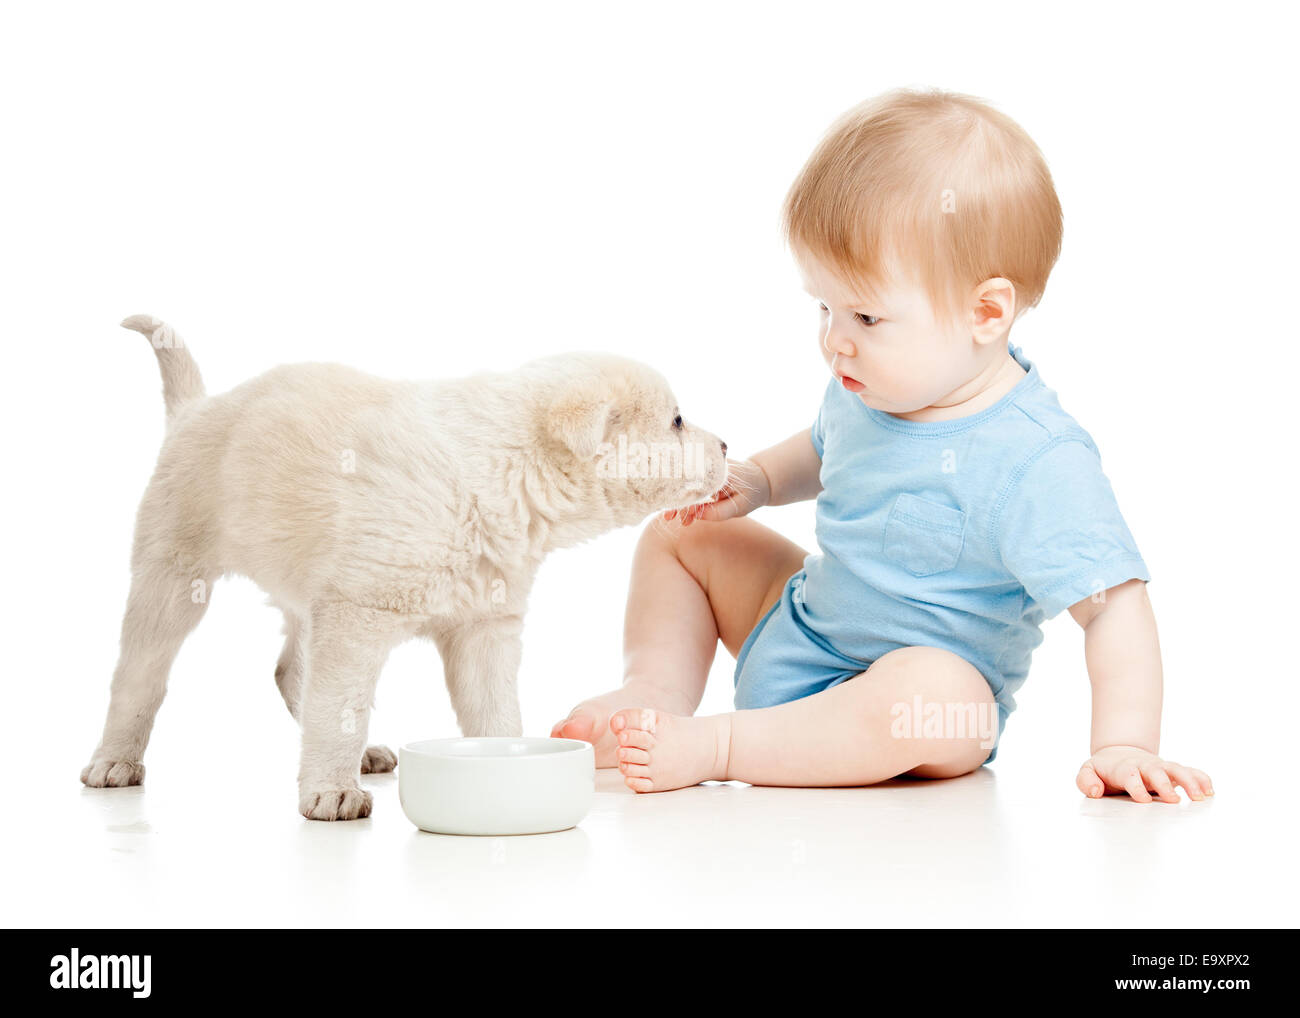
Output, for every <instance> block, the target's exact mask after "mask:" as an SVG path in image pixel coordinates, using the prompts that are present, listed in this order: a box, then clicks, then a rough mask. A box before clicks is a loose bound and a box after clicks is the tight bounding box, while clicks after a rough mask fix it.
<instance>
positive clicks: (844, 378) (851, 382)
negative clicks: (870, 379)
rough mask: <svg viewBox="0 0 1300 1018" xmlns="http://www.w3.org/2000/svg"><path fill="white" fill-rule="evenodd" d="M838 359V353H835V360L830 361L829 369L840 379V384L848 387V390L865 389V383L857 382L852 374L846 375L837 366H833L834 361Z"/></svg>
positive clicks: (859, 390)
mask: <svg viewBox="0 0 1300 1018" xmlns="http://www.w3.org/2000/svg"><path fill="white" fill-rule="evenodd" d="M839 359H840V355H839V354H836V355H835V360H833V361H831V371H832V372H833V373H834V375H835V377H836V378H838V379H839V380H840V384H841V385H842V386H844V388H846V389H848V390H849V392H862V391H863V390H865V389H866V386H865V385H863V384H862V383H861V382H859V381H858V380H857V379H856V378H854V377H853V376H852V375H846V374H845V373H844V372H843V371H841V370H840V369H839V368H837V367H836V366H835V362H836V361H838V360H839Z"/></svg>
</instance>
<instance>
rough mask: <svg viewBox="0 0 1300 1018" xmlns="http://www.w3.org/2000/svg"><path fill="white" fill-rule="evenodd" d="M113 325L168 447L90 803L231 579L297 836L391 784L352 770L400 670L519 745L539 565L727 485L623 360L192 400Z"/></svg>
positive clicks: (369, 759) (159, 342)
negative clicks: (283, 741) (273, 706)
mask: <svg viewBox="0 0 1300 1018" xmlns="http://www.w3.org/2000/svg"><path fill="white" fill-rule="evenodd" d="M122 325H123V326H124V327H125V328H128V329H134V330H135V331H137V332H140V333H143V334H144V335H146V336H148V337H149V338H150V340H151V342H152V344H153V347H154V350H155V352H156V354H157V357H158V364H159V367H160V369H161V372H162V379H163V399H164V401H165V403H166V409H167V433H166V437H165V439H164V441H163V445H162V450H161V452H160V453H159V456H158V464H157V466H156V468H155V470H154V474H153V477H152V479H151V480H150V482H149V486H148V488H147V489H146V490H145V493H144V498H143V499H142V501H141V503H140V509H139V513H138V515H137V517H136V527H135V544H134V548H133V550H132V556H131V574H132V575H131V590H130V595H129V596H128V598H127V605H126V614H125V617H124V619H123V621H122V637H121V651H120V656H119V659H118V663H117V668H116V671H115V672H114V674H113V682H112V691H111V697H110V703H109V708H108V718H107V720H106V722H105V724H104V735H103V738H102V740H101V741H100V743H99V746H98V748H97V749H96V750H95V753H94V755H93V756H92V757H91V761H90V764H89V765H88V766H87V767H86V768H85V769H84V770H83V771H82V773H81V780H82V781H83V782H84V783H85V784H87V785H91V786H94V787H104V786H121V785H134V784H139V783H140V781H141V780H142V779H143V777H144V765H143V763H142V762H141V761H142V759H143V757H144V751H145V747H146V745H147V744H148V741H149V734H150V731H151V729H152V727H153V721H154V716H155V714H156V713H157V711H158V707H159V705H160V704H161V703H162V699H163V694H164V692H165V690H166V686H167V678H168V672H169V669H170V667H171V663H172V660H173V659H174V658H175V656H176V653H177V651H178V650H179V649H180V646H181V643H182V641H183V640H184V639H185V636H186V635H187V634H188V633H189V632H190V631H191V630H192V629H193V628H194V627H195V626H196V625H198V623H199V620H200V619H201V618H202V617H203V614H204V612H205V611H206V610H207V607H208V601H209V594H210V592H211V589H212V585H213V583H214V582H215V581H216V579H217V578H218V577H219V576H223V575H225V574H227V573H236V574H242V575H244V576H248V577H250V578H251V579H252V580H254V581H255V582H256V583H257V584H259V585H260V586H261V587H262V588H263V589H264V590H266V591H267V593H268V594H270V597H271V601H272V603H273V604H275V605H276V606H277V607H279V608H280V609H281V610H282V611H283V612H284V616H285V634H286V639H285V644H284V650H283V652H282V653H281V655H280V660H279V663H278V664H277V666H276V669H275V679H276V683H277V684H278V685H279V687H280V691H281V693H282V694H283V695H284V700H285V703H286V704H288V707H289V711H290V712H291V713H292V714H293V716H294V718H295V719H296V720H297V721H298V722H299V724H300V726H301V729H302V757H301V766H300V769H299V772H298V792H299V799H298V808H299V810H300V812H301V813H302V814H303V816H306V817H308V818H310V819H314V820H351V819H354V818H357V817H364V816H368V815H369V814H370V809H371V795H370V793H369V792H367V791H365V790H364V789H363V788H362V787H361V783H360V776H361V774H363V773H366V772H372V771H388V770H392V769H393V767H394V766H395V765H396V758H395V757H394V755H393V753H392V752H391V751H390V750H388V749H387V748H385V747H383V746H371V747H369V748H367V746H366V729H367V724H368V721H369V713H370V707H371V703H372V700H373V696H374V691H375V683H376V681H377V680H378V678H379V672H380V669H381V668H382V667H383V664H384V660H385V658H386V657H387V655H388V653H389V651H390V649H391V648H392V647H393V646H395V645H396V644H397V643H399V642H401V641H403V640H406V639H408V638H410V637H413V636H423V637H428V638H430V639H432V640H433V641H434V643H435V644H436V645H437V647H438V650H439V653H440V654H441V656H442V661H443V671H444V674H445V677H446V682H447V689H448V691H449V692H450V694H451V701H452V704H453V706H454V707H455V711H456V718H457V721H458V722H459V725H460V729H461V732H462V733H463V734H464V735H467V736H488V735H520V734H522V727H521V723H520V713H519V700H518V697H517V695H516V691H515V680H516V673H517V671H518V669H519V660H520V650H521V644H520V634H521V631H522V628H523V618H524V611H525V608H526V605H527V601H528V594H529V590H530V588H531V586H532V583H533V577H534V576H535V575H536V572H537V567H538V566H539V565H540V564H541V561H542V559H543V558H545V557H546V555H547V554H548V553H549V552H551V551H553V550H554V549H556V548H564V547H566V546H569V545H573V544H577V543H579V542H581V541H585V540H588V539H590V538H593V537H596V536H597V535H599V534H603V533H605V532H606V531H608V530H611V529H613V528H615V527H621V526H627V525H629V524H633V523H637V522H638V521H640V520H642V519H644V518H645V517H646V516H647V515H648V514H649V513H651V512H654V511H655V510H658V509H666V508H681V507H685V506H688V505H691V504H694V503H696V502H699V501H701V500H703V499H706V498H708V497H709V496H711V495H712V494H713V493H715V492H716V491H717V490H718V489H719V488H721V487H722V486H723V484H724V482H725V480H726V472H727V466H726V455H725V454H726V448H727V447H726V445H725V443H723V442H722V441H720V440H719V439H718V438H717V437H716V436H714V435H711V434H709V433H708V432H706V431H702V430H700V429H699V428H696V427H695V426H693V425H691V424H690V423H688V422H687V421H685V420H684V419H683V418H682V416H681V414H680V412H679V410H678V407H677V404H676V401H675V400H674V398H673V395H672V392H671V390H670V389H669V387H668V384H667V382H666V381H665V380H664V379H663V377H662V376H661V375H659V374H658V373H657V372H656V371H654V370H652V369H651V368H649V367H646V366H645V365H643V364H639V363H637V362H636V361H632V360H627V359H625V358H622V357H615V356H610V355H605V354H596V353H575V354H562V355H558V356H553V357H546V358H542V359H539V360H535V361H532V362H530V363H528V364H525V365H524V366H523V367H521V368H519V369H518V370H516V371H510V372H501V373H482V374H477V375H473V376H471V377H468V378H462V379H458V380H454V381H443V382H397V381H388V380H385V379H380V378H375V377H373V376H371V375H367V374H363V373H362V372H360V371H354V370H352V369H351V368H346V367H342V366H340V365H334V364H295V365H286V366H282V367H279V368H275V369H273V370H271V371H268V372H267V373H266V374H264V375H261V376H259V377H257V378H254V379H252V380H250V381H248V382H245V383H244V384H243V385H240V386H238V387H237V388H235V389H233V390H231V391H230V392H228V393H225V394H224V395H220V396H208V395H206V394H205V392H204V388H203V381H202V379H201V377H200V375H199V370H198V366H197V365H196V364H195V362H194V360H193V358H192V357H191V356H190V353H189V351H188V350H187V349H186V347H185V346H184V344H183V343H182V342H181V341H180V340H179V338H178V337H177V336H176V334H175V332H174V331H173V330H172V329H171V328H170V327H169V326H167V325H165V324H164V323H162V322H160V321H158V320H157V319H155V318H151V317H148V316H145V315H137V316H134V317H132V318H128V319H126V321H124V322H123V323H122Z"/></svg>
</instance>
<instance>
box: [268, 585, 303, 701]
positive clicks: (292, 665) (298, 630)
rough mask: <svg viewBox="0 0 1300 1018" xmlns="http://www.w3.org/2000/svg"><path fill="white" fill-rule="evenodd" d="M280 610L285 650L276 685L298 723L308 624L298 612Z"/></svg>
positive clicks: (277, 666) (277, 664)
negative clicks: (282, 619) (282, 615)
mask: <svg viewBox="0 0 1300 1018" xmlns="http://www.w3.org/2000/svg"><path fill="white" fill-rule="evenodd" d="M280 610H281V611H283V612H284V649H283V650H281V651H280V660H279V661H277V662H276V663H275V684H276V686H277V687H279V690H280V695H281V696H283V697H284V705H285V706H286V707H288V708H289V713H290V714H291V715H293V719H294V720H295V721H298V720H300V719H299V717H298V708H299V704H300V703H301V701H302V678H303V673H304V670H305V661H304V658H305V655H306V653H307V646H306V643H307V641H306V636H307V633H306V629H307V623H306V620H305V619H303V617H302V616H301V615H299V614H298V613H297V612H294V611H291V610H290V609H288V608H284V607H281V609H280Z"/></svg>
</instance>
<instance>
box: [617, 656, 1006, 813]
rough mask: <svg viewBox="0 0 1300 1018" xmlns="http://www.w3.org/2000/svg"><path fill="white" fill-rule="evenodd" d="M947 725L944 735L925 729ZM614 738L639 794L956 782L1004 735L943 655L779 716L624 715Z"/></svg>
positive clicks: (900, 662) (958, 665) (880, 667)
mask: <svg viewBox="0 0 1300 1018" xmlns="http://www.w3.org/2000/svg"><path fill="white" fill-rule="evenodd" d="M918 698H919V705H920V706H921V707H922V708H923V709H922V710H921V711H920V712H919V714H918V712H917V711H916V707H917V706H918ZM931 705H935V706H934V707H931ZM936 716H937V717H938V718H939V719H940V721H939V722H938V723H937V726H934V725H931V726H927V725H926V724H925V722H926V719H927V718H930V719H933V718H934V717H936ZM913 722H915V723H913ZM610 727H611V728H612V729H613V730H614V731H615V732H616V733H617V736H618V741H619V744H620V748H619V750H618V756H619V760H620V762H619V769H620V770H621V771H622V773H623V777H624V780H625V781H626V783H627V785H628V787H629V788H631V789H633V790H634V791H637V792H663V791H668V790H670V789H673V788H681V787H683V786H686V785H694V784H698V783H699V782H701V781H707V780H710V779H717V780H724V781H725V780H736V781H746V782H749V783H750V784H754V785H791V786H798V787H824V786H836V785H871V784H875V783H876V782H878V781H885V780H887V779H889V778H893V777H897V776H899V775H900V774H911V775H914V776H916V777H924V778H947V777H956V776H957V775H959V774H966V773H968V772H970V771H973V770H975V769H976V768H977V767H979V766H980V764H982V763H983V762H984V760H985V759H986V758H987V757H988V755H989V752H990V751H991V750H992V748H993V740H994V739H995V738H996V736H997V730H998V729H997V709H996V706H995V704H994V701H993V695H992V693H991V692H990V690H989V687H988V683H986V682H985V681H984V679H983V677H982V676H981V675H980V674H979V672H978V671H976V670H975V668H974V667H972V666H971V665H970V664H968V663H967V662H966V661H964V660H962V659H961V658H960V657H958V656H957V655H955V654H951V653H949V652H948V651H945V650H938V649H936V648H933V647H905V648H902V649H900V650H896V651H893V652H892V653H889V654H886V655H885V656H884V657H882V658H881V659H880V660H879V661H877V662H876V663H875V664H873V665H872V666H871V667H870V668H869V669H867V671H865V672H863V673H862V674H861V675H858V676H856V677H855V678H852V679H850V680H848V681H847V682H843V683H841V684H840V685H838V686H834V687H832V688H831V689H827V690H825V691H824V692H821V693H816V694H814V695H812V696H807V697H804V698H803V699H802V700H794V701H791V702H790V703H783V704H780V705H778V706H776V707H764V708H762V709H759V710H742V711H736V712H734V713H731V714H719V715H715V716H712V717H703V718H690V717H678V716H674V715H671V714H668V713H666V712H664V711H657V710H648V709H642V710H635V709H633V710H623V711H620V712H618V713H617V714H615V715H614V717H613V718H611V720H610Z"/></svg>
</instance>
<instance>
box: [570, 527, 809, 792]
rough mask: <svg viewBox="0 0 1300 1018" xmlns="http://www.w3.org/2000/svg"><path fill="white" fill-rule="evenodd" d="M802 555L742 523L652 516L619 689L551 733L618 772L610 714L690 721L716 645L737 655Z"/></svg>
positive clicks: (631, 604) (630, 601) (637, 567)
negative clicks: (591, 750)
mask: <svg viewBox="0 0 1300 1018" xmlns="http://www.w3.org/2000/svg"><path fill="white" fill-rule="evenodd" d="M806 556H807V552H805V551H804V550H803V549H802V548H800V547H799V546H798V545H797V544H795V543H794V542H792V541H789V540H787V539H786V538H784V537H782V536H781V535H780V534H778V533H776V532H775V531H772V530H769V529H768V528H767V527H765V526H763V525H762V524H760V523H756V522H754V521H753V520H751V519H748V518H744V517H742V518H739V519H732V520H726V521H724V522H721V523H712V522H707V521H703V522H697V523H693V524H692V525H691V526H689V527H683V526H682V525H681V524H679V523H676V522H673V523H665V522H664V521H663V520H662V519H661V518H660V517H658V516H656V517H654V519H652V520H651V521H650V523H649V525H648V526H647V527H646V528H645V530H644V531H642V534H641V540H640V541H639V542H638V544H637V549H636V554H635V556H634V557H633V560H632V579H631V584H630V587H629V589H628V595H627V612H626V617H625V620H624V625H623V672H624V678H623V685H622V686H621V687H620V688H618V689H615V690H611V691H610V692H608V693H605V694H603V695H601V696H597V697H593V698H592V699H590V700H585V701H583V702H582V703H580V704H578V706H577V707H575V708H574V709H573V710H572V712H570V714H569V716H568V717H567V718H566V719H565V720H563V721H560V722H558V723H557V724H556V725H555V727H554V728H552V730H551V735H552V737H555V738H564V739H582V740H584V741H586V742H591V743H594V744H595V747H596V766H597V767H614V766H617V764H618V760H617V758H616V756H615V752H616V750H617V748H618V746H617V743H616V742H615V740H614V736H613V733H611V732H610V730H609V718H610V715H611V714H613V713H614V712H615V711H616V710H619V709H621V708H624V707H653V708H657V709H659V710H663V711H667V712H670V713H673V714H682V715H690V714H693V713H694V712H695V708H696V707H698V706H699V704H700V698H701V697H702V696H703V695H704V684H705V682H706V681H707V680H708V676H709V667H710V666H711V665H712V664H713V656H714V654H715V653H716V651H717V647H718V640H722V642H723V644H724V645H725V646H726V648H727V650H729V651H730V652H731V653H732V654H733V655H734V654H736V653H737V652H739V650H740V646H741V644H743V643H744V642H745V637H747V636H748V635H749V633H750V630H752V629H753V628H754V626H755V625H756V624H757V623H758V621H759V619H761V618H762V617H763V614H764V612H766V611H767V610H768V609H769V608H770V607H771V606H772V605H773V603H775V601H776V599H777V597H779V596H780V593H781V590H782V588H783V587H784V586H785V581H786V580H788V579H789V578H790V577H791V576H792V575H794V574H795V573H796V572H798V571H799V569H800V567H802V565H803V560H804V558H805V557H806Z"/></svg>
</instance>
